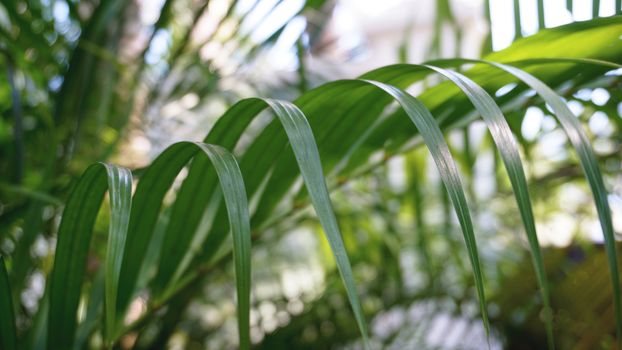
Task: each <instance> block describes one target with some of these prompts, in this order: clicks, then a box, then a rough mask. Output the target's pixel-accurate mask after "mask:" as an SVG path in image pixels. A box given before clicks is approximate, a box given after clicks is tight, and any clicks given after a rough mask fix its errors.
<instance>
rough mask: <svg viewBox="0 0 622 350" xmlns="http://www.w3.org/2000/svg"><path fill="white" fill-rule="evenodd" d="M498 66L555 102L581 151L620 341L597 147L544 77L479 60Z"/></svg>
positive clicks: (621, 318)
mask: <svg viewBox="0 0 622 350" xmlns="http://www.w3.org/2000/svg"><path fill="white" fill-rule="evenodd" d="M478 62H482V63H486V64H489V65H492V66H495V67H497V68H499V69H502V70H504V71H506V72H507V73H509V74H512V75H514V76H515V77H517V78H518V79H520V80H521V81H522V82H523V83H525V84H527V85H528V86H529V87H531V88H532V89H533V90H535V91H536V93H537V94H538V95H540V97H541V98H542V99H543V100H544V101H545V102H546V103H547V104H549V105H550V106H551V108H552V109H553V111H554V113H553V114H554V116H555V117H556V118H557V120H558V121H559V123H560V125H561V126H562V129H563V130H564V131H565V132H566V135H567V136H568V140H569V141H570V143H571V144H572V146H573V147H574V149H575V151H576V152H577V155H578V156H579V162H580V164H581V168H582V169H583V172H584V174H585V178H586V180H587V182H588V184H589V185H590V189H591V191H592V195H593V197H594V202H595V205H596V211H597V213H598V219H599V221H600V226H601V227H602V230H603V236H604V238H605V249H606V251H607V257H608V262H609V272H610V275H611V287H612V290H613V301H614V312H615V318H616V336H617V339H618V342H620V341H622V302H621V299H620V273H619V270H618V258H617V253H616V247H615V236H614V232H613V224H612V221H611V209H610V208H609V202H608V200H607V189H606V188H605V183H604V181H603V177H602V174H601V173H600V169H599V167H598V161H597V159H596V155H595V154H594V150H593V149H592V146H591V143H590V140H589V139H588V138H587V135H586V134H585V131H584V130H583V127H582V126H581V123H580V122H579V121H578V119H577V118H576V117H575V116H574V114H573V113H572V111H570V108H568V106H567V105H566V103H565V102H564V100H563V99H562V98H561V97H560V96H559V95H557V93H556V92H555V91H554V90H553V89H551V88H550V87H548V86H547V85H546V84H544V83H543V82H542V81H540V80H539V79H537V78H536V77H534V76H533V75H531V74H529V73H527V72H525V71H523V70H521V69H518V68H516V67H513V66H509V65H506V64H501V63H496V62H491V61H478Z"/></svg>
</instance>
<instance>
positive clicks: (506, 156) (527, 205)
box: [415, 65, 555, 349]
mask: <svg viewBox="0 0 622 350" xmlns="http://www.w3.org/2000/svg"><path fill="white" fill-rule="evenodd" d="M423 67H426V68H429V69H432V70H434V71H436V72H438V73H440V74H441V75H443V76H445V77H446V78H448V79H449V80H451V81H452V82H454V83H455V84H456V85H457V86H458V87H459V88H460V89H461V90H462V91H463V92H464V93H465V94H466V95H467V97H468V98H469V100H470V101H471V102H472V103H473V105H474V106H475V108H476V110H477V111H478V112H479V114H480V115H481V116H482V118H483V119H484V122H485V123H486V125H487V127H488V130H490V133H491V135H492V138H493V141H494V142H495V144H496V146H497V149H498V150H499V153H500V155H501V159H502V160H503V163H504V165H505V169H506V171H507V173H508V177H509V178H510V183H511V185H512V189H513V190H514V196H515V198H516V204H517V205H518V208H519V211H520V215H521V219H522V221H523V226H524V228H525V233H526V234H527V240H528V242H529V247H530V249H531V257H532V261H533V266H534V270H535V273H536V278H537V280H538V284H539V285H540V291H541V294H542V302H543V306H544V309H545V315H546V318H545V320H544V321H545V324H546V333H547V341H548V347H549V349H554V348H555V342H554V338H553V320H552V317H551V303H550V300H549V299H550V297H549V295H550V292H549V284H548V280H547V277H546V271H545V269H544V262H543V260H542V253H541V251H540V243H539V242H538V236H537V234H536V225H535V221H534V216H533V211H532V209H531V208H532V205H531V199H530V198H529V190H528V187H527V180H526V177H525V171H524V170H523V164H522V161H521V158H520V155H519V153H518V145H517V144H516V140H515V138H514V136H513V135H512V131H511V130H510V126H509V125H508V123H507V122H506V120H505V117H504V116H503V113H502V112H501V109H500V108H499V106H497V104H496V103H495V101H494V100H493V99H492V97H490V95H488V93H487V92H486V91H485V90H484V89H482V87H480V86H479V85H477V84H476V83H475V82H473V81H472V80H471V79H469V78H467V77H466V76H464V75H462V74H460V73H457V72H453V71H450V70H447V69H444V68H440V67H436V66H432V65H424V66H423ZM415 68H418V67H417V66H415Z"/></svg>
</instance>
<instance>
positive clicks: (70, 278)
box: [47, 163, 132, 349]
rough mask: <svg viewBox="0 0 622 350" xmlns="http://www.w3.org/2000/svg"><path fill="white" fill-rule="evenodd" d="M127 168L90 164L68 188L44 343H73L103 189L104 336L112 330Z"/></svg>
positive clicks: (67, 345)
mask: <svg viewBox="0 0 622 350" xmlns="http://www.w3.org/2000/svg"><path fill="white" fill-rule="evenodd" d="M131 183H132V179H131V173H130V171H129V170H127V169H125V168H121V167H117V166H113V165H109V164H104V163H97V164H93V165H91V166H90V167H89V168H87V170H86V171H85V172H84V174H83V175H82V177H80V179H79V180H78V183H77V184H76V187H75V188H74V190H73V191H72V193H71V195H70V196H69V199H68V201H67V205H66V207H65V210H64V212H63V217H62V220H61V223H60V227H59V229H58V243H57V246H56V256H55V259H54V266H53V269H52V273H51V276H50V285H49V293H50V306H49V307H50V309H49V320H48V339H47V345H48V348H53V349H58V348H62V349H67V348H71V347H72V346H73V341H74V337H75V331H76V323H77V319H76V316H77V315H76V312H77V308H78V302H79V299H80V291H81V286H82V280H83V277H84V271H85V265H86V259H87V255H88V250H89V244H90V241H91V236H92V233H93V224H94V222H95V218H96V217H97V213H98V212H99V208H100V206H101V203H102V200H103V198H104V194H105V192H106V189H108V190H109V193H110V199H111V200H110V207H111V224H110V226H109V232H110V233H109V237H108V247H109V251H108V252H107V259H106V266H105V269H106V272H105V274H106V277H107V278H106V282H105V285H106V286H105V287H104V288H105V304H106V306H105V310H106V322H105V331H106V335H107V339H108V337H109V336H110V335H111V334H112V332H113V331H114V325H115V321H116V319H115V317H116V316H115V315H116V314H115V312H114V311H111V310H112V309H114V305H115V298H116V292H117V291H116V288H114V285H115V283H116V280H117V278H116V277H118V266H119V264H120V258H121V256H122V247H123V243H124V239H125V236H126V234H127V217H128V216H129V212H130V203H131V188H132V184H131Z"/></svg>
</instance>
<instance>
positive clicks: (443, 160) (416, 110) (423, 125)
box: [360, 80, 490, 335]
mask: <svg viewBox="0 0 622 350" xmlns="http://www.w3.org/2000/svg"><path fill="white" fill-rule="evenodd" d="M360 81H362V82H365V83H368V84H372V85H375V86H377V87H379V88H380V89H382V90H384V91H385V92H387V93H388V94H390V95H391V96H392V97H393V98H395V100H396V101H397V102H398V103H399V104H400V105H401V106H402V108H403V109H404V111H405V112H406V114H407V115H408V117H409V118H410V120H411V121H412V122H413V123H414V124H415V126H416V127H417V129H418V130H419V132H420V134H421V136H422V137H423V141H424V143H425V144H426V146H427V147H428V150H429V151H430V154H431V155H432V158H433V159H434V162H435V163H436V167H437V168H438V171H439V174H440V176H441V180H442V181H443V183H444V184H445V189H446V190H447V192H448V194H449V198H450V200H451V202H452V204H453V206H454V209H455V211H456V215H457V216H458V221H459V222H460V227H461V228H462V233H463V235H464V241H465V243H466V245H467V251H468V253H469V259H470V261H471V266H472V268H473V275H474V278H475V288H476V290H477V296H478V300H479V306H480V312H481V313H482V321H483V324H484V328H485V329H486V334H487V335H488V334H489V332H490V325H489V321H488V312H487V310H486V295H485V291H484V277H483V274H482V271H481V265H480V261H479V255H478V253H477V245H476V243H475V234H474V233H473V223H472V220H471V214H470V210H469V207H468V204H467V202H466V197H465V194H464V189H463V187H462V182H461V181H460V175H459V173H458V168H457V167H456V164H455V162H454V159H453V157H452V156H451V153H450V152H449V147H448V146H447V143H446V142H445V139H444V138H443V133H442V132H441V130H440V128H439V127H438V125H437V124H436V120H435V119H434V117H433V116H432V114H431V113H430V111H429V110H428V109H427V108H426V107H425V106H424V105H423V103H421V102H420V101H419V100H417V99H416V98H415V97H413V96H411V95H410V94H408V93H407V92H405V91H404V90H401V89H399V88H397V87H395V86H391V85H387V84H384V83H380V82H377V81H373V80H360Z"/></svg>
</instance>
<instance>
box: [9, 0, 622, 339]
mask: <svg viewBox="0 0 622 350" xmlns="http://www.w3.org/2000/svg"><path fill="white" fill-rule="evenodd" d="M620 7H621V6H620V3H619V1H617V0H616V1H613V0H611V1H604V0H603V1H597V0H593V1H588V0H586V1H572V0H570V1H566V2H564V1H561V0H560V1H544V0H538V1H536V0H533V1H529V0H521V1H518V0H506V1H490V3H489V2H488V1H477V0H471V1H469V0H455V1H451V0H436V1H434V0H421V1H406V0H386V1H383V2H376V1H368V0H364V1H354V0H335V1H330V0H328V1H322V0H313V1H302V0H241V1H235V0H233V1H232V0H210V1H208V0H155V1H148V0H132V1H123V0H100V1H96V0H92V1H89V0H83V1H77V0H75V1H73V0H69V1H65V0H6V1H3V2H2V4H0V38H1V39H0V53H1V54H0V67H1V68H2V69H0V115H1V119H0V174H2V175H1V177H0V253H1V254H2V255H3V256H6V257H10V259H9V270H10V271H9V272H10V273H9V275H10V279H11V283H12V285H13V291H14V293H15V300H16V302H17V304H16V305H18V307H17V308H18V313H17V316H18V318H17V320H18V331H20V332H22V333H25V332H26V331H27V330H28V329H31V327H32V325H33V324H36V321H35V319H36V317H37V315H38V314H39V313H38V310H39V309H40V300H41V298H42V295H43V290H44V286H45V283H46V276H47V274H48V272H49V270H50V268H51V263H52V260H53V247H54V245H55V232H56V227H57V225H58V221H59V217H60V214H61V213H62V205H61V203H63V202H64V201H65V199H66V197H67V194H68V191H69V189H70V188H71V185H72V184H73V183H74V182H75V180H76V178H77V177H78V176H79V175H80V174H81V173H82V171H83V170H84V169H85V167H86V166H87V165H89V164H91V163H93V162H95V161H100V160H110V161H113V162H115V163H118V164H121V165H124V166H127V167H130V168H132V169H136V174H137V176H140V169H141V168H142V167H144V166H146V165H147V164H148V163H149V161H150V160H152V159H153V158H154V157H155V156H156V155H157V154H159V153H160V152H161V151H162V150H163V149H164V148H165V147H167V146H168V145H170V144H172V143H174V142H176V141H179V140H200V139H201V138H202V137H203V136H204V135H205V134H206V132H207V131H208V130H209V129H210V127H211V126H212V125H213V123H214V121H215V120H216V118H218V117H219V116H220V115H221V114H222V113H223V112H224V111H225V110H226V109H227V108H228V107H230V106H231V105H232V104H233V103H234V102H236V101H238V100H240V99H241V98H245V97H250V96H256V95H259V96H265V97H276V98H286V99H293V98H295V97H296V96H298V95H299V94H300V93H302V92H304V91H307V90H309V89H310V88H312V87H315V86H317V85H319V84H321V83H323V82H326V81H328V80H334V79H337V78H351V77H354V76H356V75H358V74H360V73H363V72H365V71H367V70H370V69H372V68H375V67H379V66H382V65H386V64H391V63H397V62H422V61H424V60H427V59H433V58H439V57H480V56H481V55H483V54H486V53H488V52H491V51H496V50H499V49H502V48H504V47H506V46H507V45H509V44H510V43H511V42H513V41H514V40H517V39H520V38H521V37H523V36H528V35H531V34H534V33H536V32H537V31H539V30H541V29H543V28H545V27H554V26H558V25H560V24H564V23H568V22H570V21H576V20H586V19H590V18H593V17H598V16H609V15H613V14H614V13H615V12H617V11H619V10H620ZM618 45H619V43H618ZM438 81H439V80H438V79H434V78H428V79H427V80H426V81H425V83H423V84H418V85H416V86H414V87H412V88H411V91H412V92H414V93H417V92H420V91H422V89H423V88H424V87H426V86H432V85H434V84H436V83H438ZM619 88H620V79H619V76H616V75H613V76H604V77H603V78H602V81H599V82H597V83H594V82H592V83H591V85H590V84H588V85H585V86H580V87H579V88H575V89H572V90H568V91H565V94H564V95H565V97H566V98H567V99H568V104H569V106H570V107H571V109H572V111H573V112H574V113H575V114H576V115H577V116H578V118H579V119H580V120H581V122H582V123H583V124H584V125H585V127H586V129H587V130H588V134H589V136H590V138H591V141H592V144H593V146H594V148H595V151H596V153H597V155H598V157H599V161H600V165H601V169H602V171H603V173H604V176H605V181H606V185H607V189H608V190H609V192H610V196H609V201H610V205H611V207H612V211H613V219H614V229H615V231H616V232H617V233H618V234H620V233H621V232H622V172H621V171H620V169H621V168H622V165H621V161H622V158H621V157H620V155H621V154H622V153H621V150H620V144H621V142H622V133H621V132H620V130H621V127H622V104H621V101H622V92H621V90H620V89H619ZM496 93H497V96H502V95H503V94H504V92H503V91H497V92H496ZM528 99H529V101H527V102H524V104H523V106H529V107H528V108H513V109H511V110H508V111H507V113H506V116H507V118H508V122H509V123H510V125H511V127H512V128H513V130H514V132H515V135H516V137H517V138H518V140H519V143H520V145H521V151H522V152H523V156H524V157H525V159H527V161H526V162H525V165H526V166H527V174H528V179H529V182H530V186H531V194H532V196H533V197H532V198H533V203H534V212H535V215H536V219H537V223H538V233H539V234H540V235H541V236H540V237H539V238H540V242H541V243H542V244H543V246H544V247H545V249H544V256H545V264H546V266H547V272H548V275H549V278H550V279H551V282H552V283H553V288H552V300H553V303H554V304H553V307H554V308H555V309H556V310H560V311H559V314H560V316H559V317H558V319H557V320H556V325H555V327H556V328H555V329H556V336H557V339H558V341H559V346H560V348H562V349H571V348H572V349H593V348H611V347H613V345H612V344H614V341H615V340H614V334H615V332H614V321H613V320H614V317H613V307H612V304H611V300H612V298H611V295H610V293H611V292H610V288H608V283H609V279H608V278H609V277H608V275H607V269H606V268H605V266H606V263H605V254H604V252H603V249H602V245H601V244H602V232H601V231H600V227H599V225H598V221H597V217H596V214H595V211H594V209H593V205H592V200H591V197H590V194H589V192H588V190H587V185H586V183H585V182H584V180H582V177H581V171H580V168H579V167H578V165H577V162H576V158H575V156H574V155H573V153H572V152H569V148H568V147H569V146H567V145H566V144H565V142H564V141H565V136H564V134H563V133H562V131H561V130H560V129H559V127H558V126H557V124H556V123H555V121H554V119H553V117H551V115H550V111H549V110H548V108H547V106H546V105H545V104H544V103H543V102H542V101H541V100H539V99H537V98H531V97H528ZM262 126H263V125H262V124H261V123H257V125H254V130H256V132H258V131H259V130H261V128H262ZM447 136H448V140H449V143H450V146H451V148H452V152H453V153H454V156H455V157H456V159H457V160H458V161H459V165H460V166H461V169H460V170H461V171H462V175H463V178H464V180H465V182H466V184H467V185H466V186H467V189H468V197H469V200H470V203H471V205H472V207H473V210H474V218H475V222H476V226H478V227H479V232H478V235H479V236H478V240H479V243H480V251H481V252H482V256H481V258H482V262H483V266H484V269H485V274H486V276H487V282H488V285H487V289H488V293H489V295H490V299H491V302H490V305H489V312H490V315H491V320H492V324H493V334H492V336H491V341H490V342H491V343H490V344H491V347H492V348H509V349H534V348H543V347H544V344H546V335H545V331H544V327H543V326H542V323H541V322H539V318H540V315H539V311H540V307H538V305H540V302H541V301H540V300H539V296H538V293H537V291H538V287H537V285H536V282H535V277H534V274H533V271H532V268H531V264H530V262H529V255H528V249H527V243H526V241H525V239H524V237H523V234H522V232H521V228H520V222H519V218H518V216H516V215H507V213H508V212H513V210H515V204H514V201H513V198H512V192H511V188H510V185H509V182H508V180H507V178H506V177H505V173H504V172H503V171H502V170H500V161H499V159H498V155H497V154H496V152H494V146H493V144H492V142H491V139H490V136H489V135H488V134H487V133H486V132H485V126H484V125H483V123H482V122H473V123H470V124H469V125H468V126H466V127H463V128H459V129H455V130H452V131H450V132H449V133H448V135H447ZM430 164H431V159H430V158H429V157H428V154H427V151H426V150H423V149H421V148H416V149H414V150H411V151H408V152H406V153H405V154H403V155H399V156H395V157H392V158H390V159H386V161H385V162H382V164H381V165H380V166H376V167H373V168H371V169H370V170H369V171H367V172H365V173H363V174H362V175H361V176H359V177H356V178H354V179H348V180H347V181H345V180H344V181H343V184H342V185H341V189H340V191H335V193H334V196H333V199H334V202H335V209H336V212H337V214H338V217H339V222H340V225H341V227H342V229H343V232H344V240H345V243H346V246H347V248H348V254H349V256H350V259H351V262H352V264H353V266H354V269H355V275H356V278H357V282H359V286H360V288H359V292H360V293H361V296H362V300H363V301H364V305H363V306H364V309H365V312H366V313H367V316H368V319H370V320H372V321H371V332H372V336H373V341H374V342H375V343H377V344H382V345H383V346H384V347H386V348H390V349H404V348H442V349H453V348H455V349H458V348H459V349H476V348H482V347H485V344H486V336H485V333H484V330H483V328H482V326H481V322H480V320H479V318H478V316H477V315H478V307H477V301H476V300H475V299H474V296H473V294H474V293H473V291H472V289H473V285H472V283H473V282H472V279H471V272H470V268H469V267H468V263H467V262H468V260H467V257H466V254H465V252H464V250H463V249H461V247H462V244H463V243H462V240H461V238H460V234H459V228H458V226H457V222H456V220H455V218H454V216H453V214H451V211H450V206H449V202H448V199H447V198H446V196H445V195H444V191H443V188H442V185H441V184H440V181H439V178H438V174H437V173H436V170H434V168H433V167H432V166H430ZM413 169H416V170H413ZM171 196H173V194H171ZM107 215H108V213H107V211H102V212H101V214H100V217H99V218H98V221H97V226H96V228H97V229H96V234H95V236H94V242H93V244H92V247H93V249H92V252H91V254H90V256H89V265H88V275H89V277H88V280H89V281H91V282H90V283H91V284H92V285H93V286H95V287H94V288H93V289H94V290H96V288H97V287H96V286H97V283H101V281H100V280H101V278H98V277H97V276H98V271H99V270H100V269H99V267H100V265H101V259H102V258H103V256H104V249H105V240H106V228H107V222H108V220H107V217H106V216H107ZM318 230H319V226H318V224H317V222H316V219H315V218H314V216H313V215H311V213H310V212H309V211H302V212H300V213H299V214H298V215H295V216H292V217H287V218H286V219H285V220H280V221H278V222H277V223H276V224H274V225H273V226H271V227H270V228H269V229H266V230H265V232H262V237H261V240H259V241H257V242H256V243H254V247H253V270H254V271H253V290H252V292H253V308H252V310H251V324H252V333H251V335H252V338H253V342H254V343H255V344H256V346H257V348H262V349H263V348H265V349H275V348H300V349H305V348H309V349H322V348H345V349H348V348H357V347H358V346H360V344H359V343H358V337H359V333H358V331H357V328H356V324H355V323H354V322H353V320H352V317H351V314H350V311H349V304H348V301H347V299H346V296H345V292H344V289H343V287H342V285H341V282H340V279H339V276H338V274H337V273H336V269H335V265H334V262H333V260H332V256H331V253H330V249H329V247H328V244H327V242H325V241H324V240H323V238H320V237H321V236H320V235H318V234H317V231H318ZM219 266H220V267H222V268H219V269H213V270H211V271H210V273H209V274H207V275H206V277H205V278H204V279H203V280H201V281H200V282H199V283H197V284H196V286H195V288H194V289H192V290H189V291H188V292H187V294H185V295H184V297H185V298H179V300H178V303H179V305H176V304H174V305H173V306H171V307H170V308H168V309H166V310H162V312H160V313H158V314H156V315H155V317H153V318H152V319H150V320H149V321H148V322H146V324H145V325H144V327H143V330H142V332H140V333H131V334H128V335H127V336H126V337H124V338H123V339H122V341H121V343H120V344H119V346H120V347H121V348H131V347H132V346H136V347H138V348H165V347H167V348H189V349H192V348H203V347H207V348H214V349H219V348H233V347H235V341H234V340H235V339H236V337H235V334H236V332H237V330H236V326H235V319H234V313H235V304H234V302H233V301H231V300H230V295H231V294H232V293H233V291H234V287H235V286H234V284H233V282H232V281H233V278H232V268H231V267H230V266H229V265H228V264H221V265H219ZM98 281H99V282H98ZM88 290H90V288H85V293H87V292H86V291H88ZM577 300H580V301H581V302H577ZM143 307H144V305H142V304H141V303H140V300H138V301H137V302H135V303H133V304H132V307H131V310H130V314H131V313H134V314H140V312H141V308H143ZM82 308H85V309H86V308H87V305H82ZM82 336H83V338H82V340H83V341H84V342H83V343H82V344H83V346H84V347H97V346H98V344H99V343H98V342H101V335H100V334H98V333H97V332H92V333H91V332H87V333H85V334H83V335H82Z"/></svg>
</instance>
